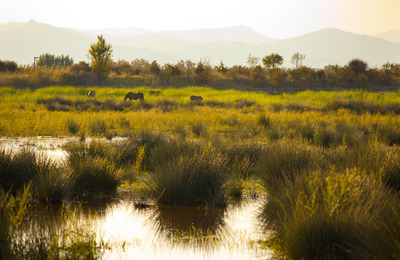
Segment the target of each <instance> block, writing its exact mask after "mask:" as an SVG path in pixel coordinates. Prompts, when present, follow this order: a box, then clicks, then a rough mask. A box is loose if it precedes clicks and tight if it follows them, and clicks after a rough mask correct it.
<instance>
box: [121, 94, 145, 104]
mask: <svg viewBox="0 0 400 260" xmlns="http://www.w3.org/2000/svg"><path fill="white" fill-rule="evenodd" d="M127 99H129V101H131V100H138V99H139V100H140V101H141V102H142V101H144V97H143V93H141V92H138V93H133V92H129V93H128V94H126V95H125V98H124V101H126V100H127Z"/></svg>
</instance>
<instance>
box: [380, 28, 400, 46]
mask: <svg viewBox="0 0 400 260" xmlns="http://www.w3.org/2000/svg"><path fill="white" fill-rule="evenodd" d="M375 36H376V37H378V38H381V39H384V40H386V41H391V42H399V43H400V30H392V31H388V32H384V33H378V34H375Z"/></svg>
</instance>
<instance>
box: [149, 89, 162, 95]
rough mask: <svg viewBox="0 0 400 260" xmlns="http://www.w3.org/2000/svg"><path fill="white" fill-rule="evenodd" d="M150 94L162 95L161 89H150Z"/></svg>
mask: <svg viewBox="0 0 400 260" xmlns="http://www.w3.org/2000/svg"><path fill="white" fill-rule="evenodd" d="M149 95H151V96H159V95H161V91H158V90H156V91H154V90H150V91H149Z"/></svg>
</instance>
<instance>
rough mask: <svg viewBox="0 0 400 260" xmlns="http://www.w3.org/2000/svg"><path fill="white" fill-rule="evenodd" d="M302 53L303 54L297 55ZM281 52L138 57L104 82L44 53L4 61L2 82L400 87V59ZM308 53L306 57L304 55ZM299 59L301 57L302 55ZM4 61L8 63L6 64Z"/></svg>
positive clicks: (117, 64) (118, 65) (117, 65)
mask: <svg viewBox="0 0 400 260" xmlns="http://www.w3.org/2000/svg"><path fill="white" fill-rule="evenodd" d="M299 55H300V54H299ZM277 57H278V58H279V55H278V54H271V55H270V56H266V57H265V58H263V59H262V60H261V61H262V63H263V65H260V64H259V59H258V58H255V57H251V55H249V59H248V62H247V63H248V65H234V66H230V67H229V66H226V65H225V64H224V63H223V62H222V61H221V62H220V64H219V65H217V66H212V65H210V63H209V62H208V61H206V60H200V61H199V62H197V63H196V62H193V61H191V60H185V61H184V60H181V61H179V62H177V63H175V64H172V63H165V64H163V65H162V64H159V63H158V62H157V61H152V62H150V61H148V60H145V59H135V60H133V61H131V62H128V61H125V60H118V61H113V62H112V63H111V66H110V67H109V70H110V71H109V76H108V77H107V78H106V80H102V81H100V80H99V79H98V77H97V76H96V74H95V73H94V72H93V70H92V68H91V66H89V64H88V63H86V62H83V61H81V62H79V63H75V64H74V63H73V60H72V59H71V58H70V57H69V56H68V55H67V56H63V55H62V56H57V57H55V56H54V55H51V54H43V55H41V56H40V57H39V59H38V61H37V64H35V65H36V66H29V67H27V66H17V64H16V63H15V62H10V61H7V62H4V61H0V73H1V76H0V86H8V87H15V88H33V89H34V88H38V87H45V86H51V85H73V86H91V85H105V86H143V85H148V86H157V87H167V86H172V87H183V86H193V85H199V86H202V85H207V86H211V87H217V88H218V87H220V88H228V87H229V88H238V89H241V88H244V87H245V88H253V87H254V88H257V89H262V88H266V89H267V88H268V89H271V88H272V89H276V90H277V91H279V90H280V89H285V88H291V89H294V90H295V89H371V88H373V89H379V88H386V87H394V86H398V85H399V82H400V64H399V63H386V64H384V65H382V66H381V67H379V68H377V67H374V68H370V67H369V66H368V64H367V63H366V62H364V61H362V60H360V59H353V60H350V61H349V62H348V63H347V64H346V65H344V66H339V65H327V66H325V67H324V68H323V69H315V68H311V67H308V66H303V65H301V62H300V65H299V64H298V63H299V60H293V58H292V61H293V62H292V63H293V64H295V65H296V67H295V68H284V67H281V64H282V63H281V62H279V59H278V62H277V63H276V60H277V59H276V58H277ZM303 58H304V57H303ZM300 61H301V60H300ZM5 64H6V65H5Z"/></svg>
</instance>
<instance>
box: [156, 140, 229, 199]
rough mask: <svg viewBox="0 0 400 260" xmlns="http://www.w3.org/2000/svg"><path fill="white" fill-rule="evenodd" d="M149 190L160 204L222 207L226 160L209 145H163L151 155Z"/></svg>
mask: <svg viewBox="0 0 400 260" xmlns="http://www.w3.org/2000/svg"><path fill="white" fill-rule="evenodd" d="M152 158H153V165H154V173H153V174H152V176H151V181H150V182H149V187H150V189H151V192H152V196H153V198H154V199H156V201H157V202H158V203H160V204H172V205H189V206H196V205H198V206H208V207H214V206H223V205H225V204H226V202H227V201H226V196H225V190H224V183H225V181H226V179H227V164H228V161H227V158H226V156H224V155H223V154H221V153H220V152H219V151H217V150H215V149H213V148H212V147H210V146H207V145H202V144H200V143H192V142H182V141H180V142H171V143H166V144H164V145H161V146H160V147H158V148H157V149H155V150H154V152H153V154H152Z"/></svg>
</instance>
